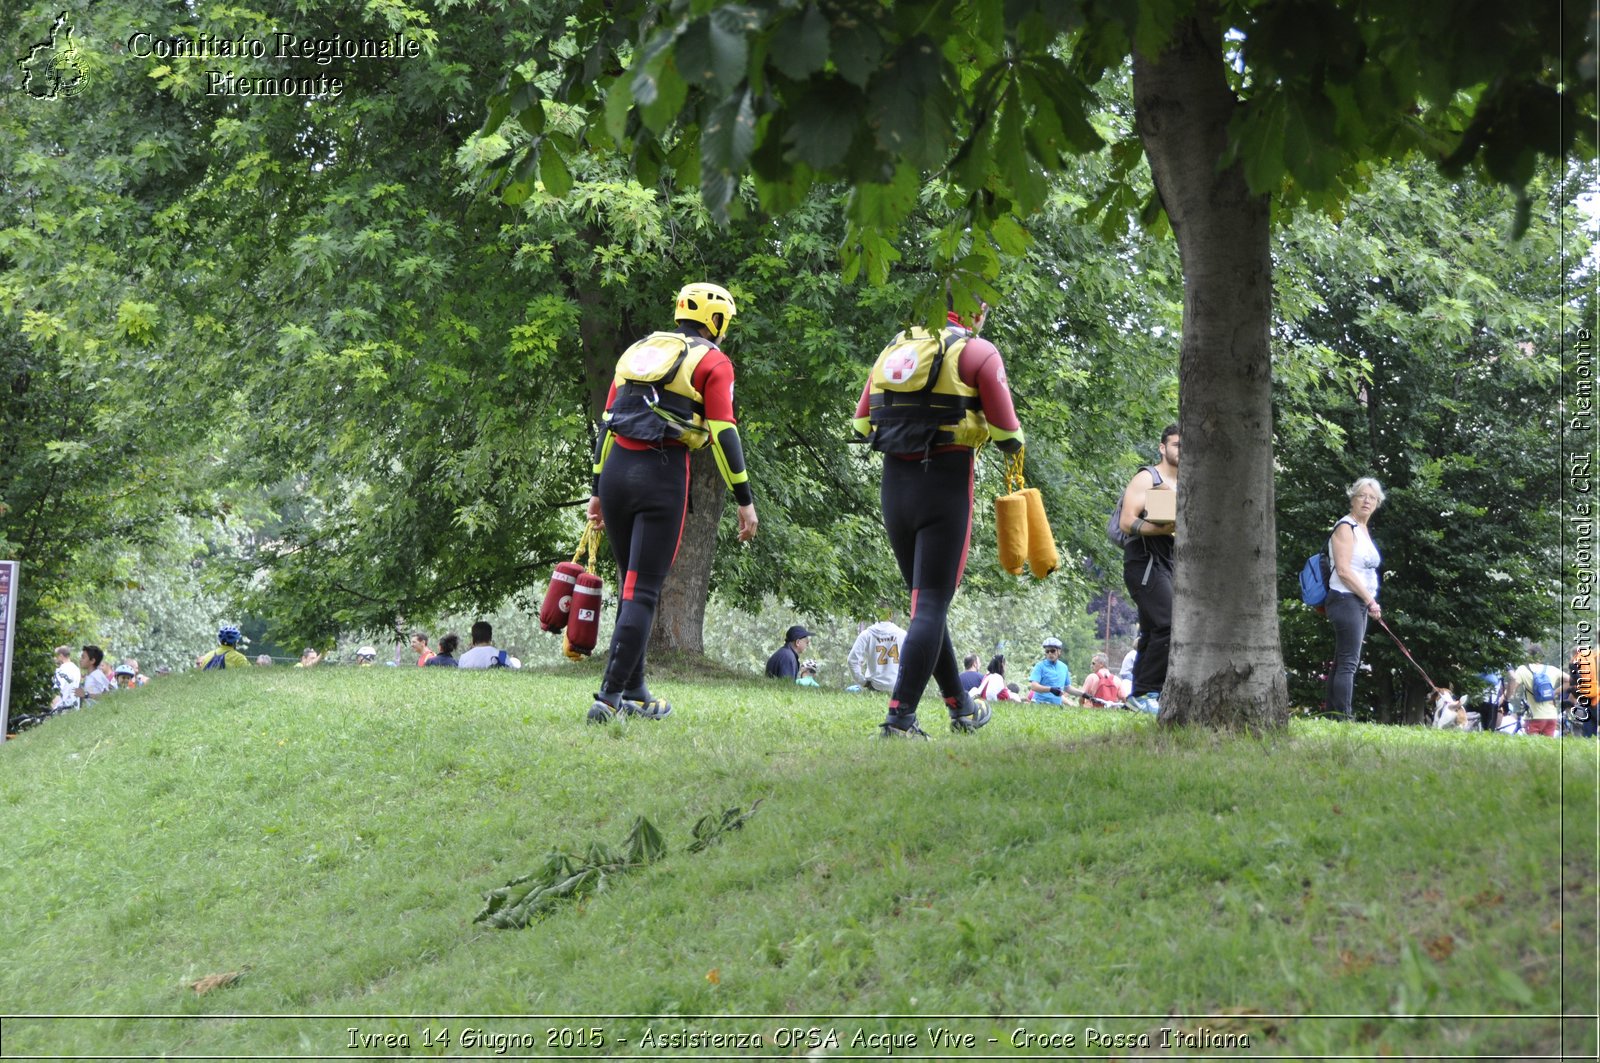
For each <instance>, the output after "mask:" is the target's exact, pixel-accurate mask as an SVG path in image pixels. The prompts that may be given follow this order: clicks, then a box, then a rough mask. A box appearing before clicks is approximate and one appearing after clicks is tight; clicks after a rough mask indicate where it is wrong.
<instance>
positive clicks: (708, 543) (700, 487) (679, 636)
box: [650, 449, 727, 654]
mask: <svg viewBox="0 0 1600 1063" xmlns="http://www.w3.org/2000/svg"><path fill="white" fill-rule="evenodd" d="M726 493H727V489H726V488H725V487H724V486H723V483H722V474H721V473H720V472H718V471H717V463H716V460H715V459H714V458H713V457H712V456H711V451H710V450H709V449H703V450H697V451H695V452H694V453H693V454H692V455H690V458H689V516H688V519H687V520H685V521H684V525H683V541H682V542H681V543H680V544H679V546H678V558H677V560H676V561H674V562H673V563H672V573H671V575H669V576H668V577H667V582H666V585H665V586H663V587H662V588H661V604H660V606H659V607H658V608H657V610H656V626H655V633H654V634H653V635H651V636H650V651H651V652H652V653H654V652H655V651H657V650H661V651H664V652H667V653H695V654H703V653H705V648H706V642H705V622H706V599H707V598H708V597H709V596H710V593H711V562H712V559H713V558H714V557H715V556H716V552H717V524H718V522H719V521H720V519H721V517H722V507H723V497H724V495H725V494H726Z"/></svg>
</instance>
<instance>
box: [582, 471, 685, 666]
mask: <svg viewBox="0 0 1600 1063" xmlns="http://www.w3.org/2000/svg"><path fill="white" fill-rule="evenodd" d="M688 502H689V452H688V451H687V450H685V449H684V448H683V447H662V448H660V449H658V450H628V449H627V448H625V447H623V446H621V445H613V446H612V448H611V453H610V454H609V455H607V456H606V463H605V466H604V468H602V469H601V471H600V512H601V514H602V515H603V516H604V517H605V522H606V537H607V538H609V539H610V540H611V556H612V557H614V558H616V561H617V574H618V578H619V579H621V580H622V589H621V594H620V596H619V600H618V603H617V622H616V626H614V627H613V628H612V629H611V653H610V656H609V657H607V659H606V674H605V678H604V680H602V681H601V684H600V689H601V692H602V693H605V694H621V693H628V694H637V693H639V692H641V691H643V690H644V657H645V653H646V652H647V651H648V650H649V648H650V628H651V627H652V626H653V625H654V624H655V619H656V604H657V602H659V601H660V600H661V585H662V584H663V583H665V582H666V581H667V573H668V572H670V571H672V562H673V559H674V558H676V557H677V556H678V543H679V542H681V541H682V538H683V521H684V516H685V514H686V513H687V510H688Z"/></svg>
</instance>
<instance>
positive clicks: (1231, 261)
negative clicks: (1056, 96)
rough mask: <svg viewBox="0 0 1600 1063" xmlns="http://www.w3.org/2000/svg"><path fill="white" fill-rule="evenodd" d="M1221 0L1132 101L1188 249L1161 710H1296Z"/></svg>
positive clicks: (1267, 716) (1262, 343) (1264, 257)
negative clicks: (1231, 159) (1286, 662)
mask: <svg viewBox="0 0 1600 1063" xmlns="http://www.w3.org/2000/svg"><path fill="white" fill-rule="evenodd" d="M1224 70H1225V67H1224V57H1223V52H1222V33H1221V27H1220V24H1219V23H1218V22H1217V20H1216V19H1215V17H1214V9H1213V8H1209V6H1204V5H1203V6H1202V8H1201V13H1200V14H1197V15H1196V16H1195V17H1194V18H1192V19H1190V20H1187V21H1186V22H1184V23H1183V24H1181V25H1180V26H1179V28H1178V29H1177V31H1176V33H1175V35H1174V37H1173V39H1172V41H1171V43H1170V44H1169V46H1168V48H1167V50H1166V51H1165V52H1163V53H1162V54H1161V55H1160V56H1158V57H1153V58H1152V57H1149V56H1144V55H1140V54H1138V53H1137V52H1136V53H1135V55H1134V64H1133V87H1134V104H1135V108H1136V116H1137V124H1138V130H1139V136H1140V139H1141V140H1142V141H1143V143H1144V149H1145V154H1146V155H1147V156H1148V157H1149V159H1150V169H1151V172H1152V174H1153V175H1154V177H1155V184H1156V190H1157V192H1158V193H1159V194H1160V196H1161V202H1162V205H1163V206H1164V207H1165V208H1166V212H1167V217H1168V219H1170V221H1171V222H1172V229H1173V232H1174V233H1175V234H1176V235H1177V239H1178V251H1179V254H1180V256H1181V258H1182V261H1183V280H1184V297H1183V345H1182V354H1181V358H1180V362H1179V387H1180V405H1179V418H1178V422H1179V427H1180V429H1181V431H1182V439H1183V448H1182V458H1181V461H1180V469H1181V475H1180V483H1181V484H1182V487H1181V489H1180V490H1179V493H1178V499H1179V501H1178V536H1179V537H1178V541H1177V550H1176V568H1175V580H1174V586H1175V594H1174V602H1173V624H1172V660H1171V667H1170V668H1169V669H1168V672H1167V680H1166V684H1165V685H1164V686H1163V687H1162V691H1161V704H1162V709H1161V720H1162V722H1163V723H1168V724H1187V723H1200V724H1206V725H1210V726H1216V727H1237V728H1246V729H1250V730H1268V729H1274V728H1281V727H1283V726H1285V725H1286V724H1287V722H1288V705H1289V691H1288V683H1287V680H1286V678H1285V675H1284V670H1283V655H1282V651H1281V649H1280V645H1279V641H1278V612H1277V610H1278V594H1277V550H1276V546H1275V542H1274V538H1275V532H1274V528H1275V523H1274V518H1273V486H1272V356H1271V348H1270V344H1269V337H1270V327H1271V320H1272V262H1271V258H1270V246H1269V224H1270V204H1269V201H1268V199H1267V197H1265V196H1252V195H1251V194H1250V192H1249V190H1248V189H1247V188H1246V186H1245V180H1244V174H1243V172H1242V170H1241V168H1240V167H1239V166H1238V165H1237V164H1234V165H1232V166H1229V167H1227V168H1221V167H1220V165H1219V164H1220V161H1221V160H1222V158H1223V154H1224V151H1225V150H1226V147H1227V131H1228V123H1229V121H1230V120H1231V118H1232V117H1233V113H1234V110H1235V108H1236V106H1237V100H1236V99H1235V97H1234V95H1233V92H1232V90H1231V89H1230V88H1229V87H1228V84H1227V81H1226V80H1225V77H1224Z"/></svg>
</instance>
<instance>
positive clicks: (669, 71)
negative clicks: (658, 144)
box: [633, 57, 689, 134]
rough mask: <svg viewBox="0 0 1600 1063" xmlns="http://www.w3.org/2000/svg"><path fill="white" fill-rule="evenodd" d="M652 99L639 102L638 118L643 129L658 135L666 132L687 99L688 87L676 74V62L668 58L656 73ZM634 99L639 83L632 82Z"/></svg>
mask: <svg viewBox="0 0 1600 1063" xmlns="http://www.w3.org/2000/svg"><path fill="white" fill-rule="evenodd" d="M654 87H655V94H654V98H653V99H651V100H650V101H649V102H648V103H645V102H644V101H643V100H640V101H639V103H640V106H639V118H640V120H641V121H643V122H644V125H645V128H646V129H648V130H650V131H651V132H652V133H656V134H660V133H662V132H663V131H665V130H666V128H667V126H669V125H670V124H671V123H672V121H673V120H674V119H675V118H677V117H678V114H679V113H680V112H681V111H682V110H683V102H684V100H686V99H688V98H689V86H688V84H687V83H686V82H685V81H684V79H683V78H682V77H681V76H680V75H679V73H678V64H677V60H676V59H675V58H673V57H668V58H667V59H666V60H665V61H664V62H663V63H662V65H661V68H660V70H658V71H657V72H656V76H655V79H654ZM633 92H634V97H635V98H636V99H637V98H638V97H639V82H638V81H637V80H635V81H634V86H633Z"/></svg>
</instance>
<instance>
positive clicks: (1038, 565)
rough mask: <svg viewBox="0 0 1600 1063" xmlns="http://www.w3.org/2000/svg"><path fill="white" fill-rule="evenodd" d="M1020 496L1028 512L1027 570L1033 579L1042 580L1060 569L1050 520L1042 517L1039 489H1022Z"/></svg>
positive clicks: (1042, 510) (1042, 502)
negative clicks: (1030, 572) (1031, 573)
mask: <svg viewBox="0 0 1600 1063" xmlns="http://www.w3.org/2000/svg"><path fill="white" fill-rule="evenodd" d="M1020 494H1021V495H1022V498H1023V501H1024V503H1025V504H1026V505H1027V510H1028V568H1029V569H1030V570H1032V572H1033V578H1034V579H1044V578H1045V577H1046V576H1048V575H1050V573H1052V572H1054V571H1055V570H1056V569H1058V568H1060V567H1061V555H1060V554H1059V553H1057V552H1056V537H1055V536H1054V535H1053V534H1051V531H1050V518H1048V517H1046V516H1045V515H1044V496H1043V495H1041V494H1040V493H1039V489H1038V488H1037V487H1028V488H1024V489H1023V490H1022V491H1021V492H1020Z"/></svg>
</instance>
